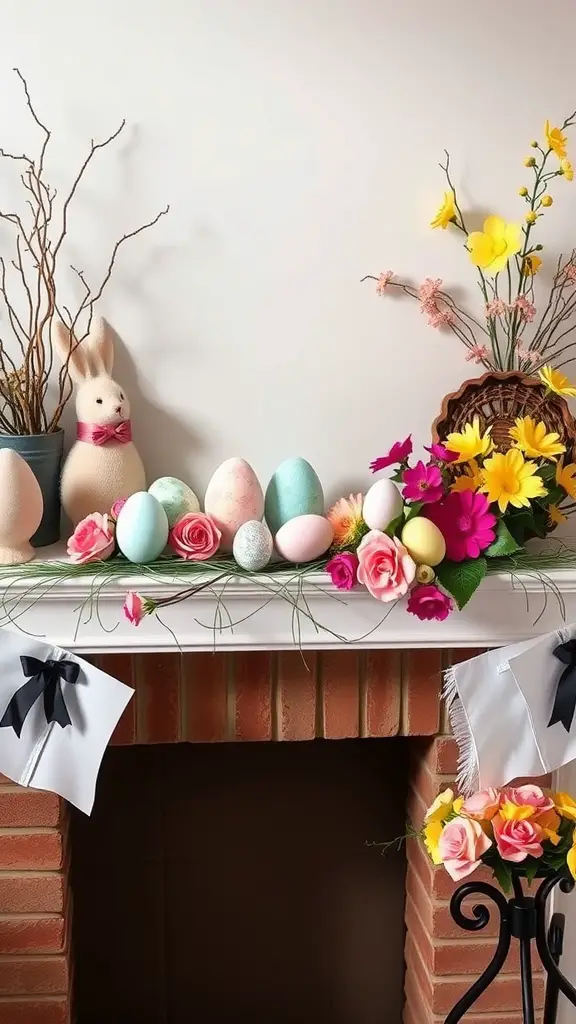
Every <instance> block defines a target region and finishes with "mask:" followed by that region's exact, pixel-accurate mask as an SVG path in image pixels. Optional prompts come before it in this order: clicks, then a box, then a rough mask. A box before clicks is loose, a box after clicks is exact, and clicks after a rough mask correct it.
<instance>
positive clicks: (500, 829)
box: [492, 814, 544, 864]
mask: <svg viewBox="0 0 576 1024" xmlns="http://www.w3.org/2000/svg"><path fill="white" fill-rule="evenodd" d="M492 827H493V829H494V839H495V840H496V846H497V848H498V853H499V854H500V856H501V857H502V860H510V861H512V862H513V863H514V864H520V863H521V861H523V860H526V857H541V856H542V854H543V852H544V851H543V849H542V845H541V839H542V829H541V828H540V826H539V825H537V824H536V822H534V821H531V820H530V819H529V818H525V819H524V820H523V821H515V820H514V819H513V818H512V819H506V818H503V817H502V815H501V814H497V815H496V816H495V817H494V818H493V819H492Z"/></svg>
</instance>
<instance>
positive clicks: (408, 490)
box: [402, 462, 444, 504]
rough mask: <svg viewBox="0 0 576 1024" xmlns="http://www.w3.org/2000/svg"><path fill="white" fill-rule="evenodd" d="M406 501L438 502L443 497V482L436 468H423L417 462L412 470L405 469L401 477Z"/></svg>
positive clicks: (422, 465)
mask: <svg viewBox="0 0 576 1024" xmlns="http://www.w3.org/2000/svg"><path fill="white" fill-rule="evenodd" d="M402 480H403V481H404V490H403V491H402V494H403V495H404V497H405V498H406V500H407V501H424V502H426V504H428V502H432V501H440V498H442V497H443V495H444V481H443V480H442V473H441V472H440V470H439V469H438V466H425V465H424V463H423V462H417V463H416V465H415V466H414V468H413V469H405V470H404V473H403V475H402Z"/></svg>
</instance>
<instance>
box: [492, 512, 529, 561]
mask: <svg viewBox="0 0 576 1024" xmlns="http://www.w3.org/2000/svg"><path fill="white" fill-rule="evenodd" d="M521 550H522V548H521V545H520V544H518V542H517V541H516V540H515V539H514V537H513V536H512V534H511V533H510V530H509V529H508V527H507V526H506V523H505V522H504V520H503V519H500V520H499V522H498V527H497V529H496V539H495V540H494V541H493V542H492V544H491V545H490V547H489V548H486V550H485V552H484V554H485V555H486V557H487V558H500V557H502V556H503V555H513V554H514V553H515V552H516V551H521Z"/></svg>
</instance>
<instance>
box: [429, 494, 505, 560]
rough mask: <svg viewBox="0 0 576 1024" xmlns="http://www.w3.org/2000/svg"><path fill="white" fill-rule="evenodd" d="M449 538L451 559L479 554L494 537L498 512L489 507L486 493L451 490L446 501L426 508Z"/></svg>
mask: <svg viewBox="0 0 576 1024" xmlns="http://www.w3.org/2000/svg"><path fill="white" fill-rule="evenodd" d="M425 514H426V517H427V518H428V519H430V520H431V521H432V522H433V523H435V524H436V526H437V527H438V529H439V530H440V533H441V534H442V536H443V537H444V540H445V541H446V557H447V558H449V559H450V560H451V561H452V562H463V561H464V559H465V558H478V556H479V555H480V553H481V552H482V551H484V550H485V549H486V548H488V547H490V545H491V544H492V542H493V541H494V537H495V533H494V527H495V526H496V516H495V515H493V514H492V512H490V511H489V504H488V499H487V497H486V495H485V494H476V493H475V492H474V491H452V492H451V494H449V495H448V496H447V497H446V498H444V500H443V501H438V502H436V504H435V505H431V506H430V508H427V509H426V513H425Z"/></svg>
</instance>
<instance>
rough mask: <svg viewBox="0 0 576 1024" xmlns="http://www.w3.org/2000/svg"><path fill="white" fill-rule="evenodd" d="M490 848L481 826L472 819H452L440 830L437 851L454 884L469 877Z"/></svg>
mask: <svg viewBox="0 0 576 1024" xmlns="http://www.w3.org/2000/svg"><path fill="white" fill-rule="evenodd" d="M491 846H492V840H491V839H488V836H487V835H486V833H485V832H483V831H482V826H481V825H479V823H478V822H477V821H474V820H473V819H472V818H462V817H458V818H452V821H449V822H448V824H447V825H445V826H444V828H443V829H442V835H441V836H440V839H439V840H438V851H439V854H440V857H441V858H442V863H443V864H444V867H445V868H446V871H447V872H448V874H449V875H450V878H452V879H453V880H454V881H455V882H459V881H460V879H462V878H466V875H471V874H472V872H473V871H475V870H476V868H477V867H479V866H480V864H481V859H480V858H481V857H482V856H483V854H485V853H486V851H487V850H489V849H490V847H491Z"/></svg>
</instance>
